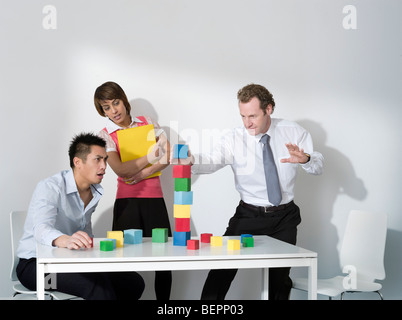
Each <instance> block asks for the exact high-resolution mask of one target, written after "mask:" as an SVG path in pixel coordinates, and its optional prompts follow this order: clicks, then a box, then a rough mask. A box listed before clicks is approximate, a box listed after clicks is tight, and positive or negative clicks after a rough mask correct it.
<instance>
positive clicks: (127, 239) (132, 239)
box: [124, 229, 142, 244]
mask: <svg viewBox="0 0 402 320" xmlns="http://www.w3.org/2000/svg"><path fill="white" fill-rule="evenodd" d="M124 243H127V244H138V243H142V229H126V230H124Z"/></svg>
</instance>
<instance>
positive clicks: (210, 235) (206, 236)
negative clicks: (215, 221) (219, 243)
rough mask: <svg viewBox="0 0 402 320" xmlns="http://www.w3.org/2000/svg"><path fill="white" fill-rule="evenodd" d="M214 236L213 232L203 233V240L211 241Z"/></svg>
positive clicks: (204, 241) (205, 241)
mask: <svg viewBox="0 0 402 320" xmlns="http://www.w3.org/2000/svg"><path fill="white" fill-rule="evenodd" d="M212 236H213V234H212V233H201V242H203V243H210V242H211V237H212Z"/></svg>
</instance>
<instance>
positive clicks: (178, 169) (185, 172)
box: [173, 165, 191, 178]
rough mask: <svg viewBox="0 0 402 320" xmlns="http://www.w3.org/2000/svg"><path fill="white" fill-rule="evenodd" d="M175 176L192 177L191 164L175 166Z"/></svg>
mask: <svg viewBox="0 0 402 320" xmlns="http://www.w3.org/2000/svg"><path fill="white" fill-rule="evenodd" d="M173 178H191V166H186V165H175V166H173Z"/></svg>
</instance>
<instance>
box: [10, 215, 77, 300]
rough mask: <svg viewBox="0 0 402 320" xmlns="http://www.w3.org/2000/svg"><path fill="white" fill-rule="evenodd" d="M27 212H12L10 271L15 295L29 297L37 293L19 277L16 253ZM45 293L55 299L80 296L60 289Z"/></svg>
mask: <svg viewBox="0 0 402 320" xmlns="http://www.w3.org/2000/svg"><path fill="white" fill-rule="evenodd" d="M26 215H27V212H26V211H11V213H10V232H11V253H12V260H11V272H10V279H11V281H12V282H13V283H14V285H13V289H14V297H15V296H16V295H20V294H21V295H26V296H27V297H28V298H29V296H32V295H36V291H31V290H29V289H27V288H25V287H24V286H23V285H22V284H21V283H20V282H19V281H18V278H17V273H16V268H17V265H18V261H19V258H18V256H17V254H16V251H17V247H18V242H19V240H20V239H21V237H22V235H23V232H24V223H25V218H26ZM45 294H46V295H47V296H48V297H49V298H50V299H54V300H71V299H78V297H76V296H73V295H69V294H66V293H62V292H58V291H46V292H45Z"/></svg>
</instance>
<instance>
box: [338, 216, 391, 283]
mask: <svg viewBox="0 0 402 320" xmlns="http://www.w3.org/2000/svg"><path fill="white" fill-rule="evenodd" d="M386 237H387V216H386V215H385V214H383V213H373V212H368V211H360V210H352V211H351V212H350V214H349V217H348V222H347V225H346V229H345V234H344V237H343V242H342V247H341V251H340V263H341V266H342V267H345V266H352V267H354V268H356V269H355V271H356V274H357V279H364V280H367V281H374V280H375V279H378V280H382V279H384V278H385V268H384V251H385V242H386Z"/></svg>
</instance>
